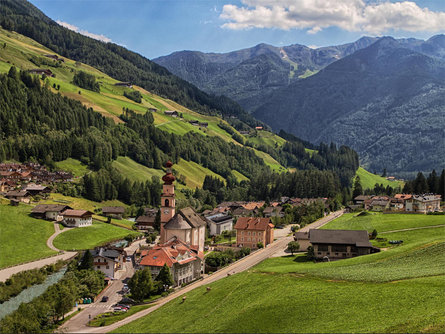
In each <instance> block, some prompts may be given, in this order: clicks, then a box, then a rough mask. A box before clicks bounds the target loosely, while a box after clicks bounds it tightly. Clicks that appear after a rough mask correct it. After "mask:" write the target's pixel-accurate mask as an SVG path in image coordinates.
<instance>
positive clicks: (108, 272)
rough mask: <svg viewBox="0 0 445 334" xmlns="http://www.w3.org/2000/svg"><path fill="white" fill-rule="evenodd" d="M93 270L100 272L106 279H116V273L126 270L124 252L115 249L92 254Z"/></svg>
mask: <svg viewBox="0 0 445 334" xmlns="http://www.w3.org/2000/svg"><path fill="white" fill-rule="evenodd" d="M92 255H93V268H94V269H95V270H100V271H101V272H103V273H104V274H105V276H106V277H110V278H116V272H117V271H118V270H122V269H123V268H124V257H125V254H124V253H123V252H119V251H117V250H115V249H105V248H102V247H101V248H99V249H97V250H94V251H93V252H92Z"/></svg>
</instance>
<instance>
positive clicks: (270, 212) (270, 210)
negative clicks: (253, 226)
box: [263, 206, 285, 218]
mask: <svg viewBox="0 0 445 334" xmlns="http://www.w3.org/2000/svg"><path fill="white" fill-rule="evenodd" d="M263 214H264V217H280V218H282V217H284V214H285V212H284V210H283V207H281V206H275V207H274V206H268V207H267V208H265V209H264V211H263Z"/></svg>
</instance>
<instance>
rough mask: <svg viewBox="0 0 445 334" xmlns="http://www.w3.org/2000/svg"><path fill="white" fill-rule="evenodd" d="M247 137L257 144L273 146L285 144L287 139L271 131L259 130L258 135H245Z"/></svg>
mask: <svg viewBox="0 0 445 334" xmlns="http://www.w3.org/2000/svg"><path fill="white" fill-rule="evenodd" d="M245 137H246V139H247V140H248V141H249V142H251V143H253V144H256V145H267V146H272V147H280V146H283V145H284V143H285V142H286V140H285V139H283V138H281V137H280V136H278V135H276V134H275V133H272V132H269V131H257V132H256V135H252V136H245Z"/></svg>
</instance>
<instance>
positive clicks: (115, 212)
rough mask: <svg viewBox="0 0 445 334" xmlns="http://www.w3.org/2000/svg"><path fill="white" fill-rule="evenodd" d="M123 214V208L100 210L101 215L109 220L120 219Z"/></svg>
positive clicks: (111, 207) (113, 207)
mask: <svg viewBox="0 0 445 334" xmlns="http://www.w3.org/2000/svg"><path fill="white" fill-rule="evenodd" d="M124 213H125V208H124V207H122V206H104V207H103V208H102V214H103V215H104V216H106V217H110V218H116V219H122V215H123V214H124Z"/></svg>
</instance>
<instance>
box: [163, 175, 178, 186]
mask: <svg viewBox="0 0 445 334" xmlns="http://www.w3.org/2000/svg"><path fill="white" fill-rule="evenodd" d="M175 180H176V178H175V176H174V175H173V174H172V173H167V174H165V175H164V176H163V177H162V181H164V183H165V184H172V183H173V182H174V181H175Z"/></svg>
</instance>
